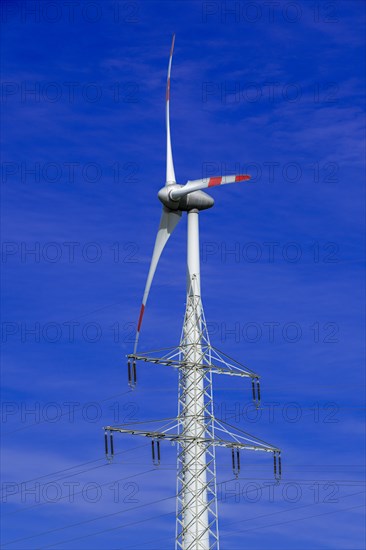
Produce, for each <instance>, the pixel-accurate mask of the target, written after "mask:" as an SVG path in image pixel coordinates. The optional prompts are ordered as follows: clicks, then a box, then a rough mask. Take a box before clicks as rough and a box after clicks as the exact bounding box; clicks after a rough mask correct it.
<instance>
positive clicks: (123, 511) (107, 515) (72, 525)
mask: <svg viewBox="0 0 366 550" xmlns="http://www.w3.org/2000/svg"><path fill="white" fill-rule="evenodd" d="M144 473H146V472H144ZM172 498H175V495H173V496H171V497H165V498H161V499H159V500H155V501H153V502H148V503H146V504H139V505H138V506H133V507H132V508H128V509H127V510H118V511H117V512H111V513H110V514H104V515H102V516H97V517H96V518H91V519H87V520H83V521H78V522H77V523H71V524H70V525H65V526H64V527H56V528H55V529H49V530H48V531H43V532H42V533H37V534H36V535H30V536H28V537H22V538H19V539H14V540H10V541H8V542H4V543H3V546H8V545H9V544H15V543H16V542H23V541H26V540H29V539H33V538H37V537H41V536H43V535H49V534H51V533H56V532H58V531H63V530H64V529H70V528H71V527H78V526H79V525H85V524H87V523H91V522H93V521H97V520H99V519H105V518H109V517H113V516H117V515H119V514H125V513H127V512H131V511H133V510H138V509H140V508H144V507H146V506H151V505H152V504H159V503H160V502H163V501H166V500H170V499H172Z"/></svg>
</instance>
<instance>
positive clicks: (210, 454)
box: [175, 275, 219, 550]
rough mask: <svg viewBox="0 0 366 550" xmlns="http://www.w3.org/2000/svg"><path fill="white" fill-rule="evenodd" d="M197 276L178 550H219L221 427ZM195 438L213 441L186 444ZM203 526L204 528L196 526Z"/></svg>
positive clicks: (184, 374) (187, 325)
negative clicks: (218, 436)
mask: <svg viewBox="0 0 366 550" xmlns="http://www.w3.org/2000/svg"><path fill="white" fill-rule="evenodd" d="M196 283H197V281H196V276H195V275H193V277H192V281H191V285H190V286H191V292H190V293H189V294H188V299H187V305H186V313H185V318H184V324H183V331H182V338H181V343H180V350H181V352H180V360H181V362H182V364H183V365H187V364H188V366H185V367H183V368H181V369H180V370H179V382H178V433H179V434H180V436H181V442H179V443H178V456H177V510H176V546H175V547H176V550H178V549H182V550H183V549H184V550H196V549H197V550H198V549H199V550H201V549H202V550H206V549H208V548H210V549H215V550H216V549H218V548H219V532H218V514H217V492H216V460H215V446H214V440H215V431H214V430H215V427H214V411H213V394H212V372H211V370H209V369H205V368H202V367H203V365H209V364H210V362H211V361H210V359H211V357H210V349H211V348H210V341H209V335H208V332H207V326H206V322H205V318H204V314H203V308H202V303H201V298H200V296H199V293H195V290H194V289H195V287H196ZM190 435H193V436H195V437H198V438H201V439H204V440H208V441H204V442H201V443H199V442H197V441H196V440H193V441H189V442H188V443H186V442H185V441H186V439H187V438H189V436H190ZM197 524H199V527H200V528H199V529H197V528H196V526H197Z"/></svg>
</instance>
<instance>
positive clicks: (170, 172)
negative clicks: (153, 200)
mask: <svg viewBox="0 0 366 550" xmlns="http://www.w3.org/2000/svg"><path fill="white" fill-rule="evenodd" d="M174 42H175V34H173V39H172V46H171V48H170V56H169V65H168V78H167V81H166V96H165V100H166V115H165V116H166V182H165V185H171V184H173V183H175V172H174V164H173V154H172V143H171V138H170V111H169V104H170V72H171V69H172V60H173V50H174Z"/></svg>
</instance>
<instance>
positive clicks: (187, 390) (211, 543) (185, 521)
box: [105, 35, 281, 550]
mask: <svg viewBox="0 0 366 550" xmlns="http://www.w3.org/2000/svg"><path fill="white" fill-rule="evenodd" d="M174 41H175V36H174V35H173V40H172V45H171V49H170V56H169V65H168V77H167V84H166V181H165V186H164V187H162V188H161V189H160V191H159V192H158V198H159V199H160V201H161V203H162V205H163V206H162V214H161V219H160V224H159V228H158V232H157V236H156V240H155V246H154V250H153V254H152V259H151V264H150V269H149V273H148V276H147V281H146V285H145V290H144V294H143V298H142V304H141V308H140V313H139V317H138V323H137V332H136V338H135V344H134V350H133V353H132V354H129V355H128V356H127V357H128V378H129V383H130V385H131V386H132V387H134V386H135V385H136V362H137V361H144V362H151V363H154V364H162V365H166V366H170V367H174V368H177V369H178V372H179V387H178V416H177V417H176V418H173V419H171V420H172V422H170V423H168V424H165V425H164V426H162V427H160V428H159V429H158V428H153V427H150V428H149V429H148V430H141V429H140V426H138V427H137V428H135V427H132V428H131V425H130V424H129V425H119V426H114V427H113V426H107V427H106V428H105V450H106V454H107V457H108V459H111V458H112V457H113V454H114V446H113V432H121V433H129V434H133V435H142V436H145V437H150V438H151V441H152V453H153V461H154V463H155V464H156V465H158V464H159V463H160V441H162V440H168V441H172V442H175V443H176V444H177V445H178V474H177V513H176V545H175V547H176V549H182V550H211V549H218V548H219V533H218V513H217V489H216V460H215V447H217V446H222V447H227V448H229V449H231V452H232V467H233V471H234V474H235V476H238V475H239V471H240V455H239V451H240V450H255V451H264V452H271V453H273V457H274V470H275V477H276V478H279V477H280V476H281V458H280V450H279V449H278V448H277V447H273V446H272V445H270V444H268V443H265V442H264V441H262V440H259V439H257V438H254V437H253V436H250V435H249V434H246V433H245V432H242V431H240V433H235V432H233V431H230V430H229V429H228V427H227V426H229V425H228V424H226V422H223V421H218V420H217V419H215V417H214V411H213V394H212V374H215V373H216V374H228V375H231V376H240V377H244V378H250V379H251V381H252V393H253V399H254V401H255V403H256V406H259V402H260V388H259V376H258V375H257V374H256V373H255V372H253V371H251V370H250V369H248V368H246V367H244V366H243V365H241V364H240V363H238V362H237V361H234V360H233V359H231V358H229V357H228V356H226V355H225V354H223V353H222V352H219V351H218V350H217V349H216V348H214V347H213V346H211V344H210V340H209V336H208V332H207V327H206V321H205V317H204V313H203V307H202V301H201V280H200V253H199V251H200V248H199V219H198V218H199V212H201V211H202V210H206V209H209V208H211V207H212V206H213V205H214V200H213V198H212V197H211V196H210V195H208V194H207V193H205V192H204V191H202V190H203V189H209V188H211V187H216V186H220V185H226V184H231V183H235V182H244V181H248V180H249V179H250V176H249V175H247V174H237V175H229V176H217V177H209V178H204V179H197V180H189V181H187V183H186V184H185V185H180V184H178V183H177V181H176V177H175V171H174V163H173V154H172V145H171V135H170V75H171V68H172V58H173V50H174ZM183 212H187V220H188V223H187V299H186V312H185V317H184V323H183V330H182V336H181V341H180V344H179V346H178V347H177V348H173V349H168V350H164V353H163V355H162V354H161V351H162V350H158V351H160V356H158V355H159V354H157V352H156V351H152V352H145V353H137V347H138V341H139V336H140V331H141V326H142V320H143V317H144V313H145V307H146V303H147V300H148V296H149V292H150V289H151V284H152V281H153V278H154V274H155V271H156V268H157V265H158V262H159V259H160V257H161V254H162V252H163V250H164V247H165V245H166V244H167V242H168V240H169V237H170V236H171V234H172V233H173V231H174V229H175V228H176V226H177V224H178V222H179V221H180V219H181V218H182V214H183ZM131 362H132V369H131ZM108 433H109V435H110V440H109V441H110V443H108ZM228 438H229V439H228Z"/></svg>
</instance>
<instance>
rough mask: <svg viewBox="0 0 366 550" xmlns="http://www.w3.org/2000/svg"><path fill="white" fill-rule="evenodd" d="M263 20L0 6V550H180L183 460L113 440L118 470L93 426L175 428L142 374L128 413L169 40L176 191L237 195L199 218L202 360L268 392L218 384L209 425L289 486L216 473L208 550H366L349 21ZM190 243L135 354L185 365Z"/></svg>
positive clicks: (357, 83)
mask: <svg viewBox="0 0 366 550" xmlns="http://www.w3.org/2000/svg"><path fill="white" fill-rule="evenodd" d="M271 6H272V7H270V6H268V5H267V3H265V2H250V3H249V2H241V1H238V2H236V3H234V2H226V3H225V2H216V1H214V2H200V1H185V2H174V3H170V2H166V1H162V2H158V1H146V2H139V1H131V2H130V1H126V2H123V1H121V2H109V1H108V0H105V1H103V2H101V1H94V2H88V1H86V0H85V1H84V0H82V1H80V2H71V3H70V4H68V3H65V2H63V1H58V2H48V0H43V1H42V2H37V1H35V2H30V1H29V2H21V1H6V0H5V1H3V2H2V6H1V8H2V13H1V15H2V38H1V40H2V62H1V64H2V89H1V98H2V112H3V116H2V132H1V134H2V140H3V144H2V159H1V161H2V239H3V242H2V268H3V269H2V273H3V275H2V277H3V278H2V283H3V285H2V286H3V300H2V348H3V351H2V364H1V375H2V400H3V418H2V436H3V441H2V448H3V453H2V477H3V487H2V489H3V502H4V505H3V514H4V516H3V522H2V543H3V544H4V548H9V549H11V548H16V549H19V550H20V549H28V548H64V549H70V550H71V549H72V550H74V549H76V548H77V549H100V548H105V549H112V548H113V549H115V548H121V549H122V548H123V549H124V550H127V549H129V548H135V549H141V550H143V549H152V548H157V547H159V548H160V549H163V548H164V549H165V548H166V549H168V548H172V546H173V541H174V531H175V519H174V514H175V502H174V494H175V448H174V447H170V446H169V445H166V446H163V448H162V465H161V466H160V468H159V469H158V470H156V469H155V471H153V470H154V468H153V465H152V463H151V456H150V449H149V444H148V442H147V443H146V442H145V441H144V440H139V439H138V438H132V437H124V436H121V437H120V438H117V440H116V451H117V452H118V455H117V457H116V460H115V463H114V464H111V465H107V464H106V463H105V460H104V456H103V442H102V433H103V432H102V426H104V425H108V424H113V423H118V422H128V421H143V420H151V419H155V418H166V417H173V416H174V415H175V414H176V406H177V405H176V393H177V378H176V373H175V372H173V371H170V370H169V369H167V368H164V367H153V366H151V367H148V366H141V368H139V371H138V377H139V382H138V387H137V389H136V391H134V392H131V391H129V390H128V386H127V376H126V367H125V360H124V356H125V354H126V353H129V352H131V350H132V334H133V328H134V326H135V324H136V321H137V316H138V311H139V306H140V301H141V296H142V292H143V287H144V283H145V279H146V275H147V271H148V265H149V261H150V255H151V251H152V247H153V242H154V235H155V232H156V229H157V225H158V222H159V215H160V205H159V202H158V200H157V197H156V194H157V191H158V190H159V188H160V187H161V186H162V185H163V183H164V179H165V120H164V116H165V115H164V109H165V101H164V99H165V80H166V69H167V62H168V54H169V48H170V42H171V35H172V33H173V32H175V33H176V47H175V54H174V60H173V70H172V86H171V125H172V140H173V154H174V161H175V171H176V175H177V179H178V181H179V182H180V183H184V182H185V181H186V180H187V179H197V178H200V177H203V176H205V175H208V174H211V175H212V174H213V172H215V175H221V174H225V173H232V172H233V171H236V170H237V168H238V169H240V171H248V172H250V173H251V174H252V176H253V178H252V181H251V182H250V183H248V184H245V186H241V185H237V186H235V185H233V186H228V187H226V188H223V189H219V190H214V191H213V192H212V195H214V197H215V207H214V208H213V209H212V210H210V211H208V212H204V213H203V214H202V215H201V245H202V246H201V248H202V250H201V252H202V273H201V275H202V288H203V302H204V306H205V313H206V318H207V321H208V322H209V325H210V329H211V340H212V343H213V345H215V346H216V347H218V348H219V349H221V350H222V351H224V352H226V353H228V354H229V355H232V356H233V357H235V358H236V359H238V360H239V361H241V362H242V363H244V364H245V365H247V366H248V367H249V368H251V369H252V370H254V371H256V372H258V373H259V374H260V375H261V377H262V398H263V409H262V412H261V414H260V416H258V418H255V417H253V415H252V414H253V411H252V409H251V408H250V397H251V396H250V391H249V387H248V385H246V384H245V383H240V384H235V383H233V380H232V379H228V380H223V378H222V377H218V378H217V379H215V381H214V382H215V390H216V391H215V398H216V414H217V416H218V417H219V418H221V419H223V420H227V421H229V422H230V423H232V424H233V425H234V426H236V427H238V428H241V429H243V430H245V431H248V432H249V433H252V434H253V435H256V436H258V437H260V438H262V439H264V440H267V441H269V442H271V443H273V444H274V445H276V446H278V447H280V448H281V449H282V452H283V474H284V475H283V481H282V482H281V484H280V485H273V477H272V462H271V460H269V459H268V457H266V456H265V457H261V456H257V454H256V453H250V454H249V453H246V454H245V456H243V457H242V462H243V467H242V473H241V476H240V479H239V480H238V481H235V480H233V479H232V478H233V475H232V472H231V467H230V460H231V458H230V456H229V455H228V454H227V453H225V451H224V450H220V451H219V452H218V455H217V469H218V482H219V487H220V491H219V495H220V500H219V512H220V532H221V547H222V549H223V550H234V549H235V550H236V549H241V548H244V547H246V546H250V547H251V548H253V549H255V550H264V549H267V548H272V549H278V550H279V549H281V550H283V549H291V550H305V549H307V548H314V549H322V550H323V549H327V550H330V549H332V550H333V549H337V550H341V549H342V550H345V549H347V550H348V549H349V550H350V549H352V550H356V549H357V550H358V549H361V548H364V541H365V533H364V528H363V521H362V519H363V514H364V508H363V507H362V505H363V504H364V501H365V499H364V496H365V492H364V481H365V479H364V473H365V460H364V444H363V441H364V414H363V413H364V388H365V386H364V348H363V343H362V342H363V333H364V287H363V284H362V280H363V278H362V275H363V269H362V267H363V258H364V145H365V143H364V123H365V119H364V103H363V95H364V88H365V76H364V75H365V66H364V65H365V62H364V54H363V51H364V41H365V39H364V32H365V10H364V4H363V2H361V1H358V0H356V1H353V0H348V1H347V2H345V1H335V2H331V3H329V2H322V1H320V2H316V3H312V2H308V1H296V2H292V3H288V2H282V1H279V2H275V3H272V4H271ZM230 9H231V10H234V11H231V12H230ZM235 10H236V11H235ZM32 90H34V93H32ZM185 228H186V220H185V219H184V220H183V222H182V223H181V224H180V226H178V228H177V230H176V232H175V234H174V235H173V236H172V238H171V241H170V242H169V245H168V246H167V248H166V250H165V251H164V254H163V256H162V259H161V262H160V264H159V268H158V271H157V274H156V279H155V281H154V285H153V288H152V291H151V295H150V298H149V303H148V308H147V311H146V315H145V319H144V326H143V331H142V334H141V340H140V346H141V349H154V348H157V347H161V346H164V345H175V344H176V343H177V342H178V341H179V337H180V329H181V323H182V321H183V314H184V300H185ZM32 250H33V253H32ZM32 411H33V412H32ZM235 483H237V485H235ZM233 492H234V494H232V493H233ZM230 495H232V496H230ZM52 501H54V502H52ZM136 522H137V523H136ZM158 541H159V542H158ZM6 543H9V545H7V544H6Z"/></svg>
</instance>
